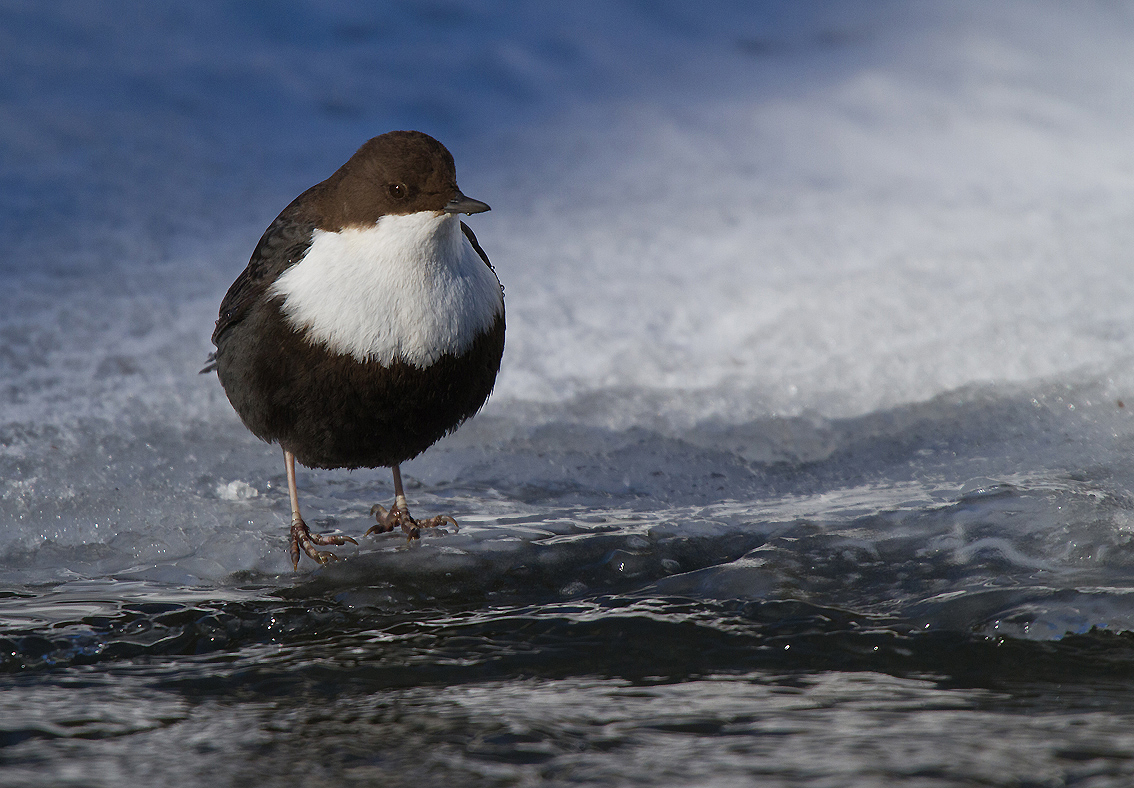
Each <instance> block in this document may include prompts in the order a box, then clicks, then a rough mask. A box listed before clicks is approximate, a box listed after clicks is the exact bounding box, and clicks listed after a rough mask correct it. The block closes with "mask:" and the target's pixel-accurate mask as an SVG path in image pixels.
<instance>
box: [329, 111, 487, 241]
mask: <svg viewBox="0 0 1134 788" xmlns="http://www.w3.org/2000/svg"><path fill="white" fill-rule="evenodd" d="M309 199H311V200H312V202H313V203H314V206H313V207H315V208H316V211H317V214H318V217H319V222H318V224H319V227H320V229H324V230H331V231H335V230H340V229H342V228H344V227H366V226H369V225H372V224H374V223H375V222H377V221H378V219H379V218H381V217H382V216H385V215H387V214H410V213H418V212H420V211H436V212H447V213H480V212H481V211H487V210H488V209H489V208H488V206H487V205H485V204H484V203H482V202H480V201H479V200H473V199H471V198H469V197H465V195H463V194H461V190H460V189H458V188H457V169H456V165H455V164H454V163H453V156H452V154H450V153H449V151H448V150H446V148H445V146H444V145H442V144H441V143H440V142H438V141H437V140H435V139H433V138H432V137H430V136H429V135H428V134H423V133H421V132H420V131H391V132H387V133H386V134H382V135H380V136H377V137H375V138H373V139H371V140H369V141H367V142H366V143H364V144H363V145H362V147H361V148H359V149H358V150H357V151H356V152H355V154H354V155H353V156H351V157H350V159H349V160H348V161H347V163H346V164H344V165H343V166H342V167H340V168H339V169H338V170H337V171H336V172H335V173H334V174H333V175H332V176H331V177H330V178H328V179H327V180H325V181H323V182H322V183H321V184H319V185H318V186H316V187H315V188H314V189H312V190H311V193H310V194H309Z"/></svg>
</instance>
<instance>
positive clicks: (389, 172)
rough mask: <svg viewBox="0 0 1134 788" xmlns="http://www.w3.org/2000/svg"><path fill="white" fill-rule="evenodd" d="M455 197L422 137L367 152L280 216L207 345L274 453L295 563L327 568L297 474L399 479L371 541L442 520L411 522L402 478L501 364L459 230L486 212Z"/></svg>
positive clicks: (491, 314) (476, 255)
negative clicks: (384, 470)
mask: <svg viewBox="0 0 1134 788" xmlns="http://www.w3.org/2000/svg"><path fill="white" fill-rule="evenodd" d="M488 209H489V208H488V206H487V205H486V204H484V203H483V202H480V201H479V200H474V199H472V198H470V197H466V196H465V195H464V194H462V193H461V190H460V189H458V188H457V178H456V168H455V166H454V164H453V157H452V155H451V154H450V153H449V151H448V150H446V149H445V146H443V145H442V144H441V143H439V142H438V141H437V140H435V139H433V138H432V137H430V136H428V135H426V134H422V133H421V132H417V131H391V132H389V133H387V134H382V135H381V136H378V137H375V138H374V139H372V140H370V141H369V142H367V143H366V144H364V145H363V146H362V147H361V148H359V149H358V151H357V152H356V153H355V154H354V155H353V156H352V157H351V158H350V160H349V161H347V163H346V164H344V165H343V166H342V167H340V168H339V169H338V170H337V171H336V172H335V173H334V174H333V175H331V177H329V178H327V180H325V181H323V182H322V183H319V184H317V185H315V186H312V187H311V188H310V189H308V190H307V191H305V192H303V194H301V195H299V196H298V197H297V198H295V200H294V201H293V202H292V203H291V204H290V205H288V206H287V207H286V208H284V210H283V212H282V213H280V215H279V216H278V217H276V220H275V221H274V222H272V224H271V226H269V227H268V229H267V230H266V231H265V232H264V235H263V237H262V238H261V239H260V243H259V244H257V246H256V250H255V251H254V252H253V253H252V258H251V260H249V261H248V267H247V268H245V269H244V271H243V273H241V274H240V276H238V277H237V278H236V281H235V282H233V283H232V287H230V288H229V290H228V293H227V294H226V295H225V297H224V301H222V302H221V307H220V317H219V318H218V319H217V325H216V330H215V331H214V332H213V344H215V345H216V348H217V349H216V353H215V354H214V355H213V356H212V357H211V359H210V364H209V365H208V366H207V367H206V368H205V369H204V370H202V371H203V372H205V371H209V370H212V369H216V372H217V375H218V376H219V377H220V382H221V385H222V386H224V390H225V393H226V394H227V395H228V399H229V402H231V403H232V406H233V408H235V409H236V412H237V414H238V415H239V416H240V418H241V420H242V421H243V422H244V424H245V425H246V426H247V427H248V429H249V430H251V431H252V433H253V434H254V435H256V436H257V437H258V438H260V439H261V440H264V441H267V442H269V443H278V444H279V445H280V446H281V447H282V448H283V452H284V464H285V466H286V469H287V484H288V492H289V494H290V496H291V542H290V553H291V560H292V563H293V565H294V566H296V567H297V568H298V566H299V557H300V550H302V551H303V552H304V553H306V554H307V555H309V556H310V557H311V558H313V559H315V560H316V561H318V562H319V563H320V564H326V563H327V561H328V560H330V559H332V558H334V556H333V555H332V554H331V553H327V552H321V551H319V550H317V549H316V545H332V544H333V545H341V544H345V543H346V542H347V541H350V542H354V540H353V539H351V538H350V537H348V536H322V535H319V534H312V533H311V531H310V530H309V529H308V527H307V524H306V523H304V522H303V518H302V517H301V516H300V514H299V497H298V493H297V490H296V484H295V461H296V460H298V461H299V462H301V463H302V464H304V465H307V466H310V467H314V468H375V467H379V466H386V467H389V468H391V469H392V471H393V474H394V504H393V507H392V508H391V509H390V510H389V511H388V512H387V511H386V510H385V509H384V508H383V507H381V506H375V507H374V508H373V509H372V513H373V514H375V515H376V518H377V521H378V523H377V525H375V526H373V527H372V528H371V529H370V531H367V534H369V533H373V532H387V531H392V530H393V529H394V528H395V527H396V526H400V527H401V528H402V530H403V531H405V533H406V534H407V535H408V537H409V538H410V539H413V538H416V537H417V536H418V534H419V530H418V529H419V528H432V527H436V526H438V525H441V524H442V523H444V522H450V523H452V524H453V525H454V526H455V525H456V521H455V520H453V518H452V517H449V516H445V515H442V516H437V517H433V518H432V519H429V520H422V521H417V520H414V519H413V518H412V517H410V514H409V509H408V504H407V502H406V497H405V492H404V491H403V489H402V477H401V471H400V470H399V467H398V466H399V464H400V463H403V462H405V461H406V460H409V459H410V458H412V457H416V456H417V455H418V454H421V452H423V451H425V450H426V449H427V448H429V447H430V446H431V445H433V443H435V442H436V441H437V440H438V439H440V438H441V437H443V436H445V435H447V434H448V433H450V432H452V431H453V430H455V429H456V428H457V427H458V426H460V424H461V423H462V422H464V421H465V419H467V418H469V417H470V416H472V415H473V414H474V413H476V412H477V411H478V410H480V408H481V406H482V405H483V404H484V402H485V400H486V399H488V395H489V393H491V391H492V386H493V384H494V383H495V382H496V373H497V372H498V371H499V369H500V358H501V356H502V354H503V352H504V294H503V288H502V287H501V285H500V281H499V280H498V279H497V278H496V273H495V272H494V271H493V268H492V265H491V263H489V262H488V257H487V256H486V255H485V254H484V250H482V249H481V248H480V244H478V243H477V240H476V236H474V235H473V232H472V230H470V229H469V228H468V226H467V225H465V223H464V222H462V221H460V219H459V218H458V215H459V214H462V213H465V214H474V213H480V212H481V211H487V210H488Z"/></svg>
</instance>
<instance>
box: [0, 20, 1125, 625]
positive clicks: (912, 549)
mask: <svg viewBox="0 0 1134 788" xmlns="http://www.w3.org/2000/svg"><path fill="white" fill-rule="evenodd" d="M1132 32H1134V10H1132V9H1131V6H1130V5H1129V4H1121V3H1109V4H1103V3H1098V4H1090V5H1087V6H1081V7H1080V6H1076V7H1075V8H1071V7H1069V6H1065V5H1063V4H1059V3H1038V4H1037V3H1032V2H1028V3H1022V2H1021V3H998V4H996V5H994V6H988V5H987V4H984V3H977V2H973V3H951V4H949V5H947V6H941V5H936V4H906V3H876V2H840V3H789V2H784V3H760V4H752V3H712V4H710V5H709V6H707V7H705V9H702V8H701V6H697V7H696V9H695V8H694V7H693V6H689V5H688V4H684V3H667V4H635V3H569V4H542V3H520V4H512V5H509V6H507V7H499V8H491V7H485V6H482V5H481V4H476V3H460V2H452V3H449V2H434V3H408V2H407V3H384V4H367V5H360V4H353V3H345V2H344V3H336V2H325V1H324V2H318V3H304V2H286V3H272V4H257V3H222V2H201V3H193V4H188V5H174V4H170V5H166V4H153V3H143V2H139V3H115V4H110V5H109V6H104V5H101V4H97V5H96V4H89V3H85V2H70V3H66V2H64V3H56V4H51V5H50V6H44V5H43V4H40V3H30V2H29V3H21V2H8V3H5V4H4V5H3V7H2V8H0V73H4V74H5V79H4V80H3V82H4V84H3V86H2V87H0V146H2V149H3V151H4V154H3V158H2V160H0V184H2V189H0V236H2V237H3V238H4V239H5V249H6V251H5V253H4V254H3V255H0V271H2V281H3V288H2V292H0V338H2V343H0V518H2V520H3V523H4V528H3V529H2V530H0V576H2V577H3V578H5V582H7V583H8V584H16V585H17V586H19V587H23V586H25V585H27V586H37V585H40V584H50V583H59V582H64V583H66V582H77V581H80V580H81V581H88V580H98V579H103V580H109V579H117V580H122V581H125V580H130V581H145V582H149V583H156V584H159V586H160V585H161V584H169V585H170V587H173V586H178V587H180V586H183V585H188V586H196V587H205V588H209V587H212V588H215V589H217V590H216V593H217V594H220V593H221V591H220V588H222V587H231V586H233V585H237V584H240V583H243V582H255V583H266V584H268V585H269V586H275V585H278V586H282V587H287V586H290V585H293V584H296V583H300V584H303V583H311V584H313V585H312V586H311V587H312V588H313V589H316V590H326V589H328V588H330V589H331V590H332V592H334V589H341V592H342V596H341V598H342V599H343V600H344V601H351V600H356V601H358V603H359V604H366V603H367V602H368V601H370V602H373V601H374V599H375V598H377V597H382V598H383V599H386V600H387V602H388V603H389V604H400V602H398V600H403V601H405V600H407V599H410V598H412V597H413V595H414V594H415V593H417V590H420V589H421V588H428V589H431V593H433V592H436V593H439V594H441V595H442V596H444V595H445V594H447V593H457V592H456V591H453V590H452V589H449V590H446V589H447V588H448V586H446V582H447V581H446V579H445V578H446V577H452V576H453V575H452V574H447V573H453V572H456V573H458V574H461V576H462V577H463V578H464V579H463V580H462V581H461V584H454V585H453V587H452V588H458V587H459V588H460V589H465V590H467V588H468V585H469V584H472V586H473V587H474V589H475V590H477V592H478V593H481V592H483V593H488V592H490V591H491V592H492V593H497V592H499V593H502V594H520V595H522V594H523V593H524V589H525V587H526V586H525V582H526V581H525V580H524V578H529V579H530V578H532V577H535V580H532V581H531V582H532V583H535V582H536V581H537V580H538V587H539V588H540V589H541V593H542V592H543V591H546V592H547V593H548V594H552V595H559V596H561V597H563V598H567V599H575V598H580V597H586V596H587V595H589V594H594V593H598V592H604V591H606V590H612V589H613V590H616V591H618V592H635V593H637V592H641V593H646V594H649V593H654V592H657V593H666V594H690V595H693V596H704V597H706V598H716V597H737V598H749V597H753V598H755V597H758V598H761V599H783V598H787V599H804V600H807V601H809V602H813V603H815V604H822V605H835V604H838V605H846V606H849V607H851V608H855V609H862V610H867V611H873V612H879V611H886V612H892V613H896V614H899V615H901V616H905V617H908V618H910V619H911V620H915V619H916V620H917V621H921V620H922V619H924V620H925V621H926V622H928V623H931V624H938V625H940V626H943V627H948V628H960V629H963V630H967V629H972V628H977V629H978V630H984V629H989V628H991V629H995V628H997V627H1001V628H1007V629H1008V630H1010V631H1011V632H1012V633H1016V634H1029V635H1033V636H1035V635H1037V634H1038V635H1039V636H1041V637H1058V636H1059V635H1061V634H1062V633H1063V632H1064V631H1066V630H1068V629H1072V630H1084V629H1087V628H1089V627H1090V626H1091V625H1096V624H1097V625H1099V626H1106V627H1112V628H1119V629H1123V628H1128V627H1130V626H1131V623H1132V622H1131V619H1132V618H1134V608H1131V607H1130V605H1129V601H1128V600H1129V598H1130V597H1129V596H1128V595H1127V594H1126V591H1127V590H1128V589H1129V588H1130V587H1131V575H1130V570H1131V568H1132V565H1134V564H1132V562H1134V556H1132V555H1131V551H1130V547H1129V532H1130V531H1129V529H1130V527H1131V515H1130V511H1131V507H1132V505H1134V500H1132V499H1131V494H1130V491H1131V489H1132V479H1131V474H1130V471H1129V467H1130V463H1129V462H1128V458H1129V455H1130V448H1131V437H1132V435H1134V427H1132V420H1131V419H1132V417H1131V412H1132V411H1134V375H1132V374H1131V355H1132V354H1131V350H1130V347H1131V342H1130V339H1131V331H1132V325H1134V322H1132V321H1134V316H1132V314H1131V309H1130V304H1131V303H1132V302H1134V283H1132V282H1134V280H1132V277H1131V276H1130V275H1129V272H1130V263H1131V261H1130V249H1131V248H1134V243H1132V242H1134V222H1132V221H1131V218H1132V216H1134V147H1132V146H1131V145H1130V137H1129V129H1130V127H1131V122H1132V120H1134V100H1132V99H1131V96H1134V49H1131V48H1130V46H1129V40H1130V35H1131V33H1132ZM402 127H412V128H418V129H421V130H423V131H426V132H429V133H431V134H433V135H435V136H437V137H438V138H440V139H441V140H442V141H443V142H445V143H446V144H447V145H448V146H449V148H450V149H451V150H452V151H453V153H454V154H455V156H456V160H457V163H458V168H459V175H460V182H461V185H462V188H463V189H464V190H465V192H466V193H468V194H471V195H474V196H476V197H478V198H481V199H484V200H486V201H487V202H489V203H490V204H492V206H493V208H494V210H493V212H492V213H489V214H486V215H483V216H477V217H474V218H473V219H472V220H471V221H470V224H472V225H473V226H474V229H475V230H476V232H477V233H478V235H479V237H480V240H481V242H482V244H483V245H484V247H485V249H486V250H488V252H489V254H490V256H491V257H492V259H493V261H494V263H495V265H496V267H497V270H498V272H499V274H500V277H501V279H502V280H503V281H504V283H505V285H506V288H507V303H508V310H509V311H508V331H509V333H508V346H507V351H506V355H505V361H504V368H503V370H502V373H501V376H500V380H499V383H498V386H497V391H496V393H495V395H494V396H493V398H492V400H491V401H490V403H489V404H488V406H487V407H486V408H485V410H484V412H483V414H482V415H481V416H479V417H478V418H477V419H476V420H474V421H473V422H471V423H470V424H468V425H466V426H465V427H464V428H463V429H462V430H461V431H460V432H459V433H457V434H456V435H454V436H453V437H452V438H450V439H447V440H446V441H444V442H442V443H441V444H439V445H438V446H436V447H435V448H433V449H431V450H430V451H429V452H427V453H426V454H425V455H424V456H422V457H421V458H419V459H417V460H414V461H413V462H411V463H409V464H407V466H406V467H405V472H406V473H407V475H408V476H409V477H410V480H411V487H412V489H411V497H412V499H413V502H414V505H415V507H416V508H417V510H418V511H419V512H421V513H423V514H430V513H434V512H438V511H446V512H451V513H452V514H454V515H455V516H456V517H457V518H458V519H459V520H460V521H461V523H462V525H463V528H462V530H461V532H460V533H459V534H451V535H449V536H436V537H430V538H427V539H424V540H423V541H422V543H421V544H420V545H414V546H412V547H409V548H407V547H406V546H405V544H404V543H403V542H402V541H401V540H400V539H398V538H395V537H381V538H369V539H365V540H362V542H363V544H362V546H361V548H360V549H359V550H358V551H357V553H356V552H355V551H353V550H352V549H349V548H344V549H343V550H341V551H340V553H341V554H342V555H343V556H344V557H347V558H349V560H347V561H344V562H343V563H342V564H341V565H339V566H335V567H332V568H331V569H330V570H328V571H325V572H318V573H315V574H313V575H311V574H301V575H300V576H299V577H298V578H296V577H293V575H291V573H290V571H289V567H288V564H287V558H286V551H285V549H284V536H285V530H286V529H285V526H286V514H287V503H286V495H285V493H284V492H281V490H282V487H283V467H282V462H281V461H280V457H279V453H278V451H277V450H276V449H275V448H273V447H267V446H264V445H262V444H260V443H258V442H257V441H256V440H255V439H254V438H253V437H252V436H250V435H249V434H247V433H246V431H244V430H243V428H242V427H241V425H240V423H239V421H238V420H237V418H236V417H235V415H234V414H233V412H232V411H231V409H230V408H229V406H228V404H227V402H226V400H225V398H224V395H223V393H222V392H221V390H220V388H219V386H218V384H217V382H216V380H215V378H213V377H212V376H205V375H201V376H198V375H197V374H196V373H197V370H198V369H199V368H200V366H201V365H202V363H203V361H204V358H205V356H206V354H207V353H208V352H209V350H210V346H209V342H208V337H209V333H210V330H211V327H212V321H213V319H214V318H215V313H216V307H217V304H218V303H219V300H220V298H221V296H222V295H223V293H224V290H225V288H226V287H227V285H228V284H229V282H230V281H231V280H232V279H233V278H234V277H235V276H236V274H237V273H238V272H239V271H240V269H241V268H242V267H243V265H244V263H245V261H246V259H247V257H248V254H249V252H250V251H251V249H252V247H253V246H254V245H255V242H256V240H257V238H258V237H259V233H260V232H261V231H262V229H263V228H264V227H265V226H266V225H267V224H268V223H269V222H270V221H271V219H272V218H273V217H274V216H275V214H276V213H277V212H278V210H279V209H280V208H281V207H282V206H283V205H285V204H286V203H287V202H288V201H289V200H290V199H291V198H292V197H293V196H294V195H295V194H297V193H298V192H299V191H301V190H302V189H303V188H305V187H307V186H309V185H311V184H312V183H314V182H315V181H317V180H319V179H321V178H323V177H325V176H326V175H327V174H329V173H330V172H331V171H332V170H333V169H334V168H335V167H337V166H338V165H339V164H340V163H341V162H342V161H344V160H345V159H346V158H347V157H348V156H349V155H350V154H351V152H352V151H353V150H354V148H355V147H357V145H359V144H360V143H361V142H362V141H364V140H365V139H366V138H368V137H370V136H372V135H374V134H377V133H380V132H382V131H385V130H388V129H391V128H402ZM300 480H301V488H302V500H303V504H304V507H305V511H306V513H307V515H308V519H309V521H311V522H313V523H314V524H316V525H317V526H319V527H323V528H339V529H341V530H343V531H344V532H346V533H350V534H354V535H358V534H359V533H360V532H362V531H364V530H365V529H366V528H367V527H368V522H367V519H368V514H367V513H368V511H369V508H370V505H371V504H372V503H374V502H376V501H384V500H385V499H387V498H389V497H390V495H391V490H390V483H389V480H388V478H387V474H386V472H384V471H381V470H379V471H375V472H367V471H359V472H354V473H347V472H321V471H319V472H316V471H305V472H303V473H301V475H300ZM307 568H309V567H307ZM305 571H306V568H305ZM378 577H380V578H382V579H381V581H378V580H376V579H375V578H378ZM398 578H402V579H403V581H404V582H403V581H399V579H398ZM454 583H455V581H454ZM375 584H377V585H375ZM990 586H991V587H994V588H995V589H996V590H997V594H994V595H992V596H988V595H987V594H985V593H984V591H983V590H982V589H987V588H988V587H990ZM376 589H377V590H376ZM415 589H416V590H415ZM1003 589H1008V591H1005V592H1004V593H1001V591H1002V590H1003ZM978 592H979V593H978ZM383 594H384V595H385V596H382V595H383ZM390 600H393V601H390Z"/></svg>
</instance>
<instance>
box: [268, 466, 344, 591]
mask: <svg viewBox="0 0 1134 788" xmlns="http://www.w3.org/2000/svg"><path fill="white" fill-rule="evenodd" d="M283 456H284V467H285V468H287V493H288V495H289V496H290V497H291V542H290V543H289V545H288V552H289V553H290V554H291V566H292V568H293V569H299V550H300V548H302V549H303V552H305V553H307V555H308V556H310V557H311V558H313V559H315V560H316V561H318V562H319V563H320V564H321V565H322V566H326V565H327V562H329V561H337V560H339V559H338V556H336V555H335V554H334V553H328V552H325V551H320V550H316V549H315V545H329V544H334V545H342V544H346V543H347V542H350V543H351V544H358V542H356V541H354V540H353V539H351V538H350V537H349V536H337V535H336V536H324V535H322V534H313V533H311V529H309V528H308V527H307V523H305V522H303V518H302V517H300V516H299V489H298V488H297V487H296V485H295V455H294V454H292V453H291V452H290V451H288V450H287V449H284V453H283Z"/></svg>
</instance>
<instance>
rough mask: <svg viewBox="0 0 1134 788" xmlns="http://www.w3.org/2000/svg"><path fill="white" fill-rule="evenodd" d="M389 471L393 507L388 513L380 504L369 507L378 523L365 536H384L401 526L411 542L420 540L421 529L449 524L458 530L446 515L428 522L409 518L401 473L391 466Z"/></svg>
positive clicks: (397, 468)
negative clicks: (392, 485)
mask: <svg viewBox="0 0 1134 788" xmlns="http://www.w3.org/2000/svg"><path fill="white" fill-rule="evenodd" d="M390 470H392V471H393V472H394V505H393V507H392V508H391V509H390V511H388V512H387V511H386V507H384V506H382V505H381V504H377V503H376V504H374V506H372V507H370V513H371V514H372V515H374V519H375V520H377V521H378V524H377V525H372V526H370V530H369V531H367V532H366V535H367V536H370V534H385V533H389V532H390V531H393V530H394V528H395V527H397V526H401V528H402V530H403V531H404V532H405V534H406V538H407V539H410V540H413V539H419V538H421V529H422V528H436V527H437V526H439V525H443V524H445V523H449V524H450V525H452V526H453V528H457V529H459V528H460V526H458V525H457V521H456V520H454V519H453V518H452V517H450V516H449V515H447V514H441V515H438V516H436V517H430V518H429V519H428V520H415V519H413V518H412V517H410V513H409V502H408V501H406V493H405V490H403V489H402V471H401V468H399V467H398V466H397V465H395V466H393V467H392V468H391V469H390Z"/></svg>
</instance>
